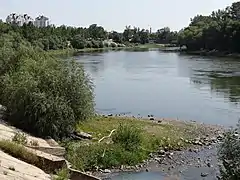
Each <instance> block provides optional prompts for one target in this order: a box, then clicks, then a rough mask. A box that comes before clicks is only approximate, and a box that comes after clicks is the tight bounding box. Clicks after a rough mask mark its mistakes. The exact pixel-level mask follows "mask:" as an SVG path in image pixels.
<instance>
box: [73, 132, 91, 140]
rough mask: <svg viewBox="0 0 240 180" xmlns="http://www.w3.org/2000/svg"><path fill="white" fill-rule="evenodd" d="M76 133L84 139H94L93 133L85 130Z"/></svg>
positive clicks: (75, 133)
mask: <svg viewBox="0 0 240 180" xmlns="http://www.w3.org/2000/svg"><path fill="white" fill-rule="evenodd" d="M74 135H76V136H78V137H80V138H83V139H92V135H91V134H88V133H85V132H74Z"/></svg>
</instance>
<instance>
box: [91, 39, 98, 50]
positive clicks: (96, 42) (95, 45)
mask: <svg viewBox="0 0 240 180" xmlns="http://www.w3.org/2000/svg"><path fill="white" fill-rule="evenodd" d="M92 48H99V41H95V40H92Z"/></svg>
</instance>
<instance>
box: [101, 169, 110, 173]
mask: <svg viewBox="0 0 240 180" xmlns="http://www.w3.org/2000/svg"><path fill="white" fill-rule="evenodd" d="M103 173H111V170H109V169H104V170H103Z"/></svg>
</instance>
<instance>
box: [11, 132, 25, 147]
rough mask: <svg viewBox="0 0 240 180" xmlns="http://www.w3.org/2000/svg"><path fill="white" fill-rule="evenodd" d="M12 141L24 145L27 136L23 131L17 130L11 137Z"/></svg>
mask: <svg viewBox="0 0 240 180" xmlns="http://www.w3.org/2000/svg"><path fill="white" fill-rule="evenodd" d="M12 141H13V142H15V143H18V144H22V145H26V144H27V136H26V135H25V134H24V133H21V132H17V133H15V135H14V136H13V138H12Z"/></svg>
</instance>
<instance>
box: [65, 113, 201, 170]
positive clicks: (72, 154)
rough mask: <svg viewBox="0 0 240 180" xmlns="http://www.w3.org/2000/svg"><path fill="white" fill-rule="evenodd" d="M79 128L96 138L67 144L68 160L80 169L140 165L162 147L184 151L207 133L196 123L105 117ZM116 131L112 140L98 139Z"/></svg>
mask: <svg viewBox="0 0 240 180" xmlns="http://www.w3.org/2000/svg"><path fill="white" fill-rule="evenodd" d="M119 124H120V125H119ZM196 128H199V129H196ZM78 129H79V131H83V132H91V134H92V135H93V137H94V138H93V140H92V141H91V142H89V141H88V142H87V143H84V142H83V143H79V142H76V143H74V142H71V143H68V144H65V147H66V150H67V159H68V160H69V161H70V162H71V163H72V165H73V166H74V167H75V168H77V169H80V170H92V169H96V168H97V167H98V168H112V167H120V166H121V165H136V164H138V163H141V162H142V161H143V160H144V159H147V158H148V156H149V154H150V153H151V152H156V151H157V150H159V147H162V148H164V149H166V148H168V149H170V150H176V149H181V148H182V147H186V146H188V145H189V144H188V143H187V142H188V141H185V139H186V140H190V139H194V138H195V137H199V132H201V133H202V132H206V131H202V130H201V128H200V127H198V126H195V125H192V124H185V123H183V124H180V123H176V124H158V123H153V122H151V121H149V120H146V121H145V120H138V119H135V118H120V117H119V118H118V117H109V118H106V117H101V116H96V117H94V118H92V119H90V120H88V121H86V122H81V123H80V124H79V125H78ZM113 129H116V131H115V132H114V133H113V134H112V136H111V137H112V141H111V140H110V141H101V143H98V141H96V140H95V139H97V140H98V139H101V138H102V137H103V136H108V135H109V133H110V132H111V131H112V130H113ZM128 138H129V139H130V140H129V139H128ZM104 142H105V143H104ZM130 146H133V147H130ZM134 147H135V148H134Z"/></svg>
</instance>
